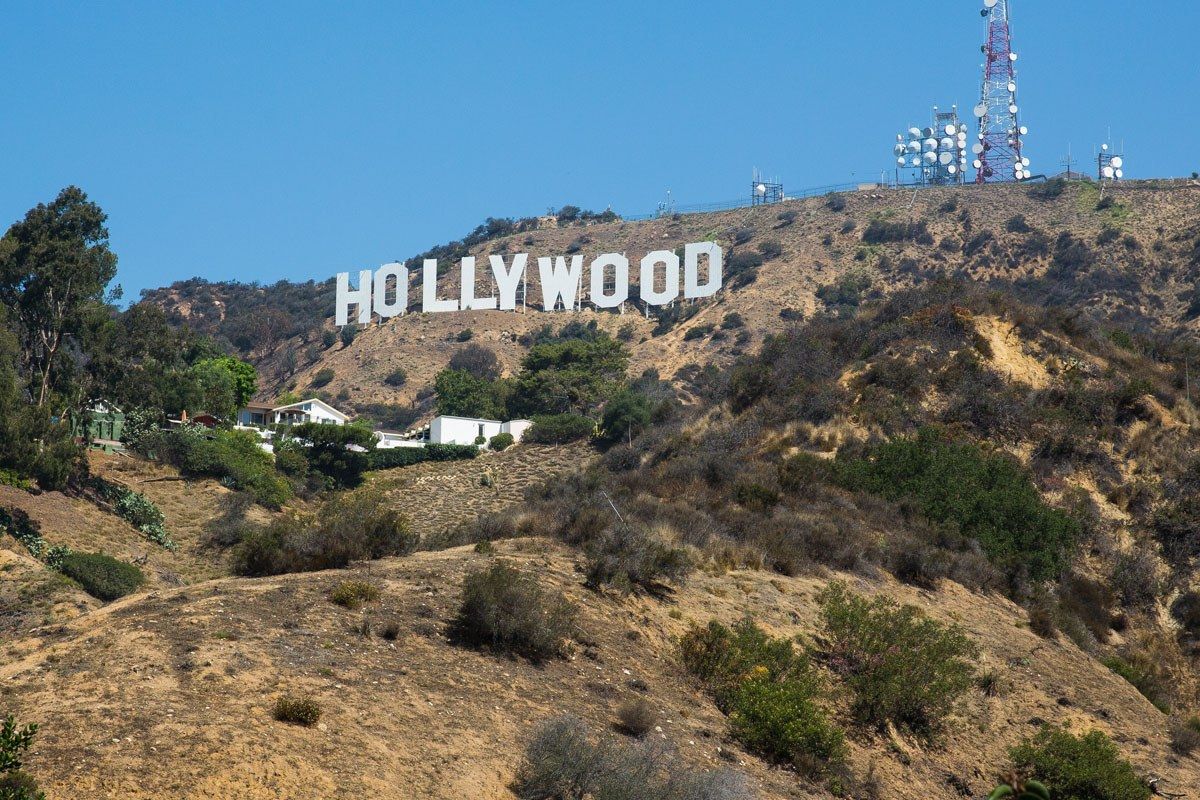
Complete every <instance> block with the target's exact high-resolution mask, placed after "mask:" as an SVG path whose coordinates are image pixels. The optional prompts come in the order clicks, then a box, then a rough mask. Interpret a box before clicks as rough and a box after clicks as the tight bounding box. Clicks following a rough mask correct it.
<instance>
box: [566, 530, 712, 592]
mask: <svg viewBox="0 0 1200 800" xmlns="http://www.w3.org/2000/svg"><path fill="white" fill-rule="evenodd" d="M584 552H585V553H586V554H587V568H586V569H587V582H588V585H589V586H592V587H594V588H598V587H600V586H612V587H614V588H616V589H618V590H620V591H625V592H628V591H632V590H633V589H635V588H639V587H640V588H642V589H645V590H647V591H649V592H651V593H659V592H661V591H662V590H663V588H664V587H663V584H664V582H670V583H681V582H682V581H683V579H684V578H686V577H687V575H688V573H690V572H691V571H692V562H691V559H690V558H689V557H688V554H687V552H686V551H684V550H682V549H680V548H678V547H673V546H671V545H669V544H667V543H665V542H662V541H660V540H659V539H657V538H656V537H654V536H652V535H650V534H649V533H647V532H646V531H645V530H643V529H642V528H640V527H638V526H636V525H634V524H632V523H628V522H619V523H617V524H616V525H613V526H612V527H610V528H608V529H606V530H605V531H604V532H603V533H601V534H600V535H598V536H596V537H595V538H593V539H592V540H590V541H589V542H587V544H586V546H585V547H584Z"/></svg>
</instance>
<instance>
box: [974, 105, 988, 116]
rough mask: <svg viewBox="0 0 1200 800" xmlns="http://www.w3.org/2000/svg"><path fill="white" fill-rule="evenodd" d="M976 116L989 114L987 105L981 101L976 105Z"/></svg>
mask: <svg viewBox="0 0 1200 800" xmlns="http://www.w3.org/2000/svg"><path fill="white" fill-rule="evenodd" d="M975 116H977V117H985V116H987V106H985V105H984V104H983V103H980V104H979V105H977V106H975Z"/></svg>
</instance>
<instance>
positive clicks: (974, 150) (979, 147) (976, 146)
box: [971, 144, 983, 155]
mask: <svg viewBox="0 0 1200 800" xmlns="http://www.w3.org/2000/svg"><path fill="white" fill-rule="evenodd" d="M971 152H972V153H974V154H975V155H979V154H980V153H982V152H983V145H981V144H973V145H971Z"/></svg>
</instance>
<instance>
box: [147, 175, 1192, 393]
mask: <svg viewBox="0 0 1200 800" xmlns="http://www.w3.org/2000/svg"><path fill="white" fill-rule="evenodd" d="M1041 192H1042V194H1043V195H1045V192H1044V190H1041ZM1038 195H1039V187H1038V186H1037V185H1034V186H1015V185H1013V186H986V187H976V186H966V187H961V188H948V189H930V190H923V191H919V192H915V193H914V192H906V191H888V190H880V191H873V192H858V193H850V194H846V195H841V196H838V198H837V201H836V202H834V201H831V200H830V199H828V198H810V199H806V200H798V201H790V202H787V203H784V204H782V205H772V206H758V207H756V208H746V209H738V210H734V211H725V212H718V213H710V214H689V215H683V216H676V217H665V218H660V219H656V220H652V221H647V222H624V221H618V222H609V223H593V224H589V225H587V226H586V227H583V228H580V227H578V226H569V227H563V228H556V227H540V228H538V229H536V230H533V231H523V232H521V233H515V234H512V235H507V236H499V237H497V238H493V239H488V240H485V241H483V242H482V243H480V244H476V245H474V246H473V247H470V248H468V249H467V250H468V251H469V252H470V253H472V254H474V255H476V256H480V257H481V261H480V263H481V265H486V256H487V255H489V254H505V253H516V252H527V253H529V254H530V257H531V265H534V266H533V267H532V269H531V271H530V275H529V297H530V298H531V300H530V306H531V307H530V309H529V310H528V311H527V312H526V313H520V312H516V313H513V312H469V313H457V314H420V313H413V314H409V315H407V316H404V317H399V318H395V319H392V320H390V321H388V322H386V323H384V324H379V323H374V324H372V325H370V326H368V327H367V328H366V329H365V330H363V331H362V332H361V333H360V334H359V336H358V337H357V338H356V339H355V340H354V342H353V343H352V344H350V345H349V346H345V345H343V344H341V343H340V342H338V343H334V344H332V345H328V346H327V345H326V343H325V342H324V341H322V333H321V330H320V327H319V326H316V325H315V323H317V322H319V318H318V316H319V315H316V316H312V318H311V319H309V320H308V322H311V323H313V324H314V327H313V328H312V330H311V331H309V332H308V333H306V334H304V335H301V336H295V337H292V338H286V337H274V336H273V337H272V338H271V339H270V341H269V342H268V345H269V346H268V347H267V348H266V351H267V352H266V353H265V354H263V355H260V357H259V359H258V366H259V368H260V370H261V371H262V372H263V373H264V375H265V376H266V379H265V380H264V381H263V385H262V387H261V388H262V393H263V395H264V397H266V396H273V395H275V394H278V393H280V392H282V391H285V390H295V391H298V392H301V393H307V392H310V391H317V390H316V389H313V388H312V384H313V377H314V375H316V373H318V372H320V371H322V370H332V372H333V377H332V379H331V381H330V382H329V383H328V384H327V385H324V386H321V387H319V393H320V394H321V395H322V396H324V397H327V398H329V399H330V400H333V401H334V402H340V403H341V404H343V405H346V406H348V407H351V408H366V407H368V406H369V405H371V404H374V403H383V404H389V405H407V404H410V403H412V402H413V401H414V400H416V399H418V398H419V397H422V396H424V392H426V391H427V389H428V387H429V386H430V384H431V382H432V380H433V377H434V375H435V374H436V373H437V372H438V371H439V370H441V369H443V368H445V366H446V364H447V363H448V362H449V360H450V358H451V357H452V356H453V354H454V353H455V352H456V351H457V350H459V349H461V348H462V347H463V346H464V344H463V343H462V342H460V341H458V338H459V335H460V333H462V331H464V330H467V329H469V330H470V331H472V332H473V333H474V334H475V336H474V338H472V339H471V341H473V342H475V343H477V344H483V345H485V346H487V347H489V348H491V349H493V350H494V351H495V352H496V354H497V355H498V356H499V359H500V363H501V364H502V366H503V367H504V369H505V370H506V371H509V372H511V371H515V369H516V366H517V364H518V362H519V360H520V358H521V356H522V355H523V353H524V351H525V349H526V348H525V346H523V345H522V344H521V338H522V337H523V336H525V337H528V336H530V335H531V334H533V333H535V332H536V331H538V330H539V329H540V328H541V327H543V326H545V325H553V326H556V327H558V326H561V325H562V324H564V323H565V322H566V321H567V320H568V319H570V320H573V321H580V322H583V323H585V324H590V323H592V322H595V323H596V324H597V325H599V326H600V327H601V328H602V329H604V330H606V331H608V332H609V333H611V334H613V335H617V334H618V333H619V332H620V331H621V330H622V328H624V333H623V334H622V337H623V338H624V339H626V340H628V341H629V344H630V349H631V351H632V356H633V360H632V364H633V369H634V370H635V371H637V372H640V371H641V370H642V369H646V368H653V369H656V370H657V371H658V372H659V374H660V375H661V376H663V377H664V378H675V379H678V380H680V381H681V382H682V383H683V384H686V383H687V379H689V378H690V377H691V376H693V375H694V374H695V372H697V371H698V370H699V369H700V368H701V367H703V366H706V365H710V364H711V365H716V366H720V365H727V364H729V363H731V362H732V361H733V360H734V359H735V358H736V357H737V355H738V354H740V353H743V352H749V351H751V350H753V349H754V348H756V347H757V346H758V344H760V343H761V341H762V339H763V338H764V337H766V336H768V335H770V334H772V333H775V332H778V331H781V330H783V329H785V328H786V327H787V326H788V324H789V322H790V321H791V320H794V319H796V318H797V317H801V316H810V315H811V314H812V313H813V311H814V310H816V309H818V308H824V307H825V306H826V302H825V301H824V300H821V299H819V298H818V297H817V292H818V290H820V289H822V287H827V288H826V291H825V292H823V293H822V294H823V296H824V297H825V298H826V300H829V299H833V300H834V302H835V303H838V302H858V300H859V299H860V296H861V297H867V296H871V295H872V294H874V295H879V294H886V293H889V292H892V291H895V290H897V289H902V288H905V287H908V286H912V285H914V284H918V283H921V282H924V281H928V280H931V279H934V278H936V277H939V276H949V277H956V278H960V279H968V280H971V281H974V282H983V283H988V284H992V285H995V286H997V287H999V288H1002V289H1005V290H1009V291H1013V292H1015V293H1016V294H1017V295H1018V296H1020V297H1024V298H1026V299H1028V300H1030V301H1031V302H1033V303H1034V304H1035V305H1039V306H1040V305H1047V306H1051V307H1058V308H1070V309H1073V310H1074V313H1081V314H1084V315H1086V316H1088V317H1092V318H1097V319H1102V320H1105V321H1107V322H1108V323H1110V324H1112V325H1114V326H1120V327H1122V328H1123V329H1127V330H1129V331H1131V332H1148V331H1151V330H1153V331H1155V332H1156V333H1157V334H1162V333H1164V332H1166V331H1170V330H1173V329H1177V328H1186V329H1193V328H1195V326H1196V324H1197V323H1196V320H1197V318H1200V302H1196V300H1197V299H1198V298H1200V290H1198V285H1197V280H1198V278H1200V250H1198V249H1197V247H1198V245H1197V242H1198V241H1200V223H1198V222H1197V214H1198V209H1200V187H1197V186H1194V185H1189V184H1186V183H1176V184H1171V183H1161V184H1160V183H1154V182H1127V183H1122V184H1118V185H1113V186H1106V187H1105V188H1104V197H1103V198H1102V197H1101V190H1100V189H1099V188H1098V187H1097V186H1096V185H1094V184H1089V183H1074V184H1070V185H1068V186H1066V187H1065V188H1064V190H1063V191H1062V193H1061V194H1058V195H1057V196H1038ZM1049 195H1053V192H1050V193H1049ZM835 209H837V210H835ZM873 222H875V223H885V224H886V223H908V222H912V223H916V224H917V225H920V224H922V223H923V224H924V227H923V228H919V233H918V229H917V228H913V229H912V230H908V231H905V230H904V227H905V226H904V225H901V233H900V235H899V238H900V239H901V241H883V242H879V243H873V241H874V240H872V242H868V241H864V236H867V238H871V235H870V234H868V231H869V229H870V228H871V225H872V223H873ZM878 232H879V231H876V233H878ZM893 233H894V232H893ZM882 234H883V238H885V239H886V238H890V234H889V233H888V231H887V230H886V228H885V229H883V230H882ZM1064 234H1067V236H1066V237H1065V238H1064ZM709 238H712V239H716V240H717V241H718V242H719V243H720V244H721V245H722V246H723V247H724V248H725V253H726V260H727V270H726V271H727V275H726V280H725V285H726V289H725V290H724V291H722V292H721V293H720V294H719V295H718V296H717V297H716V298H714V301H712V302H706V303H703V304H701V305H699V306H696V307H694V308H693V307H688V308H683V309H675V310H674V311H673V312H672V313H675V314H677V315H678V316H680V317H685V318H681V319H679V320H678V321H677V322H674V323H672V322H669V321H668V322H665V323H663V324H662V325H661V326H660V327H659V331H660V333H659V335H656V334H655V328H656V325H658V320H657V317H659V316H662V314H661V312H657V311H656V312H655V314H654V315H653V316H654V317H655V319H647V318H646V317H645V316H644V315H643V314H641V313H640V312H639V310H638V309H636V308H634V304H632V303H631V304H628V305H627V306H626V309H625V313H624V314H612V313H602V312H597V311H596V310H594V309H591V308H590V307H589V306H587V305H586V304H585V306H584V310H583V311H581V312H577V313H574V314H571V315H569V316H568V315H565V314H563V313H561V312H560V313H557V314H555V313H544V312H541V311H540V310H535V308H534V306H535V304H536V303H540V297H541V295H540V288H539V284H538V280H537V275H536V273H537V269H536V266H535V263H536V262H535V261H534V260H533V259H536V258H537V257H538V256H544V255H562V254H564V253H566V252H568V251H569V250H571V249H574V248H578V250H579V252H581V253H583V254H585V255H587V256H588V257H589V258H590V257H594V256H595V255H598V254H600V253H604V252H614V251H615V252H626V253H628V254H629V255H630V256H631V258H637V257H640V254H644V253H645V252H648V251H650V250H651V249H658V248H662V247H668V248H674V247H678V246H681V245H682V244H684V243H686V242H691V241H700V240H704V239H709ZM768 243H770V244H768ZM775 243H777V244H778V248H777V250H778V255H773V253H774V252H775V248H774V247H773V246H774V244H775ZM764 245H766V248H767V255H766V256H761V255H760V250H761V249H763V248H764ZM751 254H752V255H751ZM739 259H741V261H739ZM758 261H762V262H763V263H761V265H758V266H755V264H756V263H757V262H758ZM739 264H741V266H739ZM442 267H443V269H447V272H446V273H445V274H444V275H443V277H442V288H441V293H442V294H441V296H451V297H452V296H455V294H456V293H457V288H456V287H457V279H458V277H457V276H458V272H457V262H455V263H452V264H449V263H444V264H443V265H442ZM416 272H419V270H417V271H416ZM484 273H485V269H484V268H483V267H481V269H480V273H479V274H480V275H481V276H482V275H483V274H484ZM846 276H851V278H852V280H851V281H849V283H848V284H847V283H846V282H844V281H843V279H844V278H846ZM417 277H418V276H417V275H415V274H414V275H413V279H414V281H415V280H416V278H417ZM479 280H480V281H482V280H483V278H482V277H480V278H479ZM300 286H301V285H296V286H295V287H293V288H290V289H289V290H288V291H284V292H279V294H278V296H279V297H280V298H281V302H282V303H284V304H290V303H291V299H290V298H291V297H292V295H293V294H295V293H297V292H299V291H301V289H300ZM326 286H327V285H325V284H322V287H326ZM208 288H209V289H210V290H211V291H214V292H218V293H219V292H220V291H223V289H222V285H219V284H213V285H212V286H211V287H208ZM484 288H485V287H484V286H483V285H481V286H480V289H481V291H482V290H483V289H484ZM239 291H244V290H241V289H239ZM259 294H260V297H258V298H257V299H255V300H254V302H253V304H252V305H251V306H250V308H252V309H255V310H262V309H263V308H264V307H270V303H271V298H272V297H274V296H276V294H275V293H274V290H272V291H261V292H260V293H259ZM419 294H420V293H419V286H418V287H417V288H416V289H415V290H410V306H411V307H412V308H414V309H416V308H417V306H416V304H417V302H418V300H419ZM169 295H170V293H167V295H164V294H161V293H158V294H155V293H152V294H150V295H148V299H150V300H151V301H152V302H158V303H160V304H162V305H164V307H166V308H168V310H170V309H175V308H177V307H178V306H177V304H176V303H175V301H173V300H171V299H170V297H169ZM843 295H844V296H843ZM238 296H240V295H238ZM331 297H332V296H331V295H329V294H322V295H321V298H323V299H321V300H319V301H316V300H314V302H316V305H311V304H310V305H307V306H306V307H305V308H306V310H305V312H304V313H306V314H310V315H315V314H316V309H317V308H319V307H320V308H323V314H324V315H325V316H327V317H331V316H332V302H331ZM229 301H230V302H231V303H233V302H234V296H233V295H231V296H230V298H229ZM535 301H536V303H535ZM238 302H241V301H238ZM320 303H324V306H321V305H320ZM264 304H265V305H264ZM678 312H686V313H682V314H678ZM693 312H694V316H691V317H690V318H686V317H687V314H690V313H693ZM728 313H736V314H739V315H740V316H741V317H742V318H743V319H744V321H745V323H746V325H745V327H744V328H738V329H729V330H720V329H719V326H720V325H721V323H722V321H723V319H724V317H725V315H726V314H728ZM330 322H331V320H328V319H327V320H326V321H325V323H324V325H325V330H329V329H330V328H329V325H330ZM708 326H713V327H714V328H716V329H717V330H716V331H715V335H714V331H713V330H709V329H708ZM695 329H700V330H701V331H705V333H704V335H699V336H697V334H695V333H693V334H692V336H693V337H694V338H691V339H689V338H687V337H688V333H689V331H693V330H695ZM256 352H261V351H256ZM397 368H402V369H404V370H405V372H406V373H407V376H408V377H407V382H406V383H405V384H404V385H403V386H401V387H391V386H388V385H387V384H386V383H385V382H384V378H386V377H387V376H388V375H389V374H391V373H392V372H393V371H394V370H396V369H397Z"/></svg>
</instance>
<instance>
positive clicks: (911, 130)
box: [908, 128, 921, 139]
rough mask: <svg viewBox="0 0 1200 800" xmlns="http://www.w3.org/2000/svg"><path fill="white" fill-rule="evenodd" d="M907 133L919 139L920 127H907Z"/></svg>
mask: <svg viewBox="0 0 1200 800" xmlns="http://www.w3.org/2000/svg"><path fill="white" fill-rule="evenodd" d="M908 135H909V136H911V137H912V138H914V139H920V138H921V129H920V128H909V129H908Z"/></svg>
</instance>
